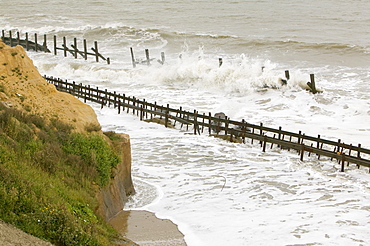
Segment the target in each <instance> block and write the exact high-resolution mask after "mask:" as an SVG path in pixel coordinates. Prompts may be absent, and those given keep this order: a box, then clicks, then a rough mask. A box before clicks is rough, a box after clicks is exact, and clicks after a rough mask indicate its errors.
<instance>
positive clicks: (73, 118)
mask: <svg viewBox="0 0 370 246" xmlns="http://www.w3.org/2000/svg"><path fill="white" fill-rule="evenodd" d="M0 103H3V104H5V105H6V106H8V107H14V108H17V109H19V110H24V111H25V112H28V113H30V114H36V115H39V116H41V117H43V118H44V119H46V120H51V119H59V120H60V121H63V122H65V123H68V124H72V125H73V126H74V127H75V131H78V132H85V131H86V130H85V127H86V126H88V125H99V122H98V120H97V116H96V114H95V112H94V110H93V109H92V108H91V107H90V106H88V105H86V104H84V103H82V102H81V101H80V100H78V99H77V98H75V97H73V96H72V95H70V94H67V93H63V92H59V91H57V90H56V89H55V87H54V85H51V84H49V83H48V82H47V81H46V80H45V79H44V78H43V77H42V76H41V75H40V73H39V72H38V71H37V68H36V67H35V66H34V64H33V62H32V60H31V59H30V58H29V57H28V56H27V54H26V52H25V50H24V49H23V47H21V46H17V47H9V46H7V45H5V44H4V43H3V42H1V40H0ZM101 134H102V133H101ZM120 135H121V140H119V141H114V143H113V142H110V140H109V139H108V138H107V141H108V142H110V144H113V145H115V147H116V148H118V149H119V150H120V152H121V156H122V160H123V161H122V163H120V164H119V165H118V166H117V167H116V168H115V169H114V170H113V172H112V179H111V182H110V183H109V184H108V185H107V186H106V187H104V188H97V189H98V191H97V198H98V201H99V207H98V208H97V212H98V213H99V214H100V215H101V216H102V217H104V218H105V219H107V220H108V219H109V218H111V217H112V216H114V215H115V214H117V213H118V212H119V211H121V210H122V209H123V205H124V203H125V201H127V196H128V195H129V194H133V193H134V187H133V184H132V180H131V147H130V138H129V136H128V135H126V134H120ZM117 145H118V147H117Z"/></svg>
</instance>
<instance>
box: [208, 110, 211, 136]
mask: <svg viewBox="0 0 370 246" xmlns="http://www.w3.org/2000/svg"><path fill="white" fill-rule="evenodd" d="M211 118H212V113H211V112H209V113H208V134H209V135H211V133H212V120H211Z"/></svg>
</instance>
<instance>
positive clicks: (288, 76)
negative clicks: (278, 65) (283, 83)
mask: <svg viewBox="0 0 370 246" xmlns="http://www.w3.org/2000/svg"><path fill="white" fill-rule="evenodd" d="M285 78H286V80H289V79H290V74H289V70H285Z"/></svg>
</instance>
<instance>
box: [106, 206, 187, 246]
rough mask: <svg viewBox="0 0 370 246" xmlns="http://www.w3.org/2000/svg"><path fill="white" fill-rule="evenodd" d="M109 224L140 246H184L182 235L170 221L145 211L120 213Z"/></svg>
mask: <svg viewBox="0 0 370 246" xmlns="http://www.w3.org/2000/svg"><path fill="white" fill-rule="evenodd" d="M109 224H111V225H112V226H113V227H114V229H116V230H117V231H118V232H119V233H121V234H122V235H123V236H125V237H127V238H129V239H130V240H132V241H134V242H135V243H137V244H139V245H140V246H146V245H148V246H149V245H150V246H186V243H185V241H184V235H183V234H182V233H181V232H180V231H179V230H178V228H177V225H176V224H174V223H173V222H172V221H170V220H165V219H159V218H157V217H156V216H155V215H154V214H153V213H151V212H147V211H141V210H140V211H139V210H131V211H122V212H120V213H119V214H117V215H116V216H115V217H113V218H112V219H111V220H110V221H109Z"/></svg>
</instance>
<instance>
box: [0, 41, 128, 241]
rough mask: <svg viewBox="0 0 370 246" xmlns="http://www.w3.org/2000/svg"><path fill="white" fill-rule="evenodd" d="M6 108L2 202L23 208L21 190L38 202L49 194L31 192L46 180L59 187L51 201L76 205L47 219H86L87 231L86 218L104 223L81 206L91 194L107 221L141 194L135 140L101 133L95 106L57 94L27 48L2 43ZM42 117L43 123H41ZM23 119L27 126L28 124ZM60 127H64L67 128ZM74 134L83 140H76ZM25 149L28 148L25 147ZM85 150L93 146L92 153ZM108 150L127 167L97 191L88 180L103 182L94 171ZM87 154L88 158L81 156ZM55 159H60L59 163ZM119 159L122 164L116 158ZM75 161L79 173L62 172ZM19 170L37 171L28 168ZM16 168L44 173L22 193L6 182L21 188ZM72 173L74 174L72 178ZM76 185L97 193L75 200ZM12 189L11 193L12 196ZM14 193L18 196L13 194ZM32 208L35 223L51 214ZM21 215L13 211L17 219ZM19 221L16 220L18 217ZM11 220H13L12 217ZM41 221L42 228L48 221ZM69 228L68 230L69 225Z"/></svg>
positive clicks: (0, 96)
mask: <svg viewBox="0 0 370 246" xmlns="http://www.w3.org/2000/svg"><path fill="white" fill-rule="evenodd" d="M0 106H1V107H0V175H1V176H2V177H3V178H0V186H2V187H4V193H1V192H0V193H1V194H0V196H1V195H2V196H5V197H9V196H11V197H10V199H11V200H9V201H5V203H11V205H12V206H14V209H15V210H17V209H18V208H17V205H16V203H13V202H20V201H21V200H22V199H23V198H22V197H21V196H18V194H20V193H21V190H20V189H24V190H30V191H31V193H32V196H34V197H38V196H39V195H40V194H41V193H42V192H44V191H43V190H42V189H41V187H39V188H40V190H38V191H37V192H33V191H32V190H31V189H32V185H33V184H34V185H35V186H37V185H38V186H40V184H41V182H42V181H43V179H45V181H46V182H58V183H56V184H50V183H48V184H45V185H46V187H47V188H48V189H49V188H50V187H51V189H50V193H52V192H56V193H55V195H51V196H50V199H53V197H55V196H58V197H59V196H60V198H58V199H61V200H62V199H67V200H68V202H70V203H68V204H67V205H64V204H63V202H62V204H60V203H59V205H60V207H58V209H55V210H52V212H51V210H50V213H49V214H47V217H46V218H51V217H50V216H51V214H52V213H53V214H54V213H55V211H58V212H60V213H61V214H62V215H65V216H67V217H68V216H70V215H69V213H72V214H75V215H76V214H77V216H78V217H79V218H80V219H81V222H78V223H80V224H81V225H80V224H79V226H81V228H85V227H86V226H84V225H83V223H84V222H85V223H86V221H87V220H86V218H89V219H91V220H92V223H98V222H97V220H96V219H94V218H95V216H94V215H92V214H90V207H89V205H88V204H86V203H85V204H81V202H83V201H82V199H83V198H84V196H87V193H90V191H91V192H93V193H95V197H94V199H95V202H93V201H91V203H90V204H94V210H95V213H96V214H98V215H100V216H101V217H102V218H104V219H106V220H108V219H110V218H111V217H112V216H114V215H115V214H117V213H118V212H119V211H121V210H122V209H123V206H124V203H125V202H126V201H127V196H128V195H130V194H133V193H134V192H135V191H134V187H133V184H132V180H131V149H130V139H129V136H128V135H126V134H112V133H110V134H103V133H102V132H101V130H100V124H99V122H98V120H97V116H96V114H95V112H94V110H93V109H92V108H91V107H90V106H88V105H86V104H84V103H82V102H81V101H80V100H78V99H77V98H75V97H73V96H72V95H70V94H67V93H63V92H59V91H57V90H56V89H55V87H54V86H53V85H51V84H49V83H47V81H46V80H45V79H44V78H43V77H42V76H41V75H40V73H39V72H38V71H37V69H36V67H35V66H34V65H33V62H32V60H31V59H30V58H29V57H28V56H27V55H26V52H25V51H24V49H23V47H21V46H17V47H9V46H7V45H5V44H4V43H3V42H1V40H0ZM12 110H13V111H12ZM19 112H21V113H19ZM22 115H28V116H30V117H29V118H27V117H28V116H27V117H26V116H22ZM37 117H39V118H40V119H42V120H38V118H37ZM23 119H25V120H26V121H27V122H26V123H24V122H22V120H23ZM30 121H31V123H30ZM43 121H45V122H49V123H50V126H49V125H46V124H47V123H43ZM55 122H63V124H65V125H61V124H60V123H55ZM39 125H40V126H39ZM66 126H72V133H68V131H69V129H68V127H66ZM91 126H94V127H91ZM43 127H44V128H43ZM50 127H51V128H53V131H54V132H58V130H60V129H62V131H63V132H61V133H53V132H52V131H51V130H50ZM21 129H24V132H22V133H21V132H20V131H21ZM91 129H93V130H91ZM73 132H74V133H76V134H79V135H76V134H74V135H73ZM9 134H10V135H9ZM47 134H52V140H50V139H48V136H46V135H47ZM53 134H54V135H53ZM61 138H65V139H68V143H63V141H62V142H61V141H60V139H61ZM56 139H58V141H59V142H58V144H60V146H59V145H58V146H56V144H54V143H57V140H56ZM74 139H76V140H78V141H80V142H78V143H77V144H73V143H70V142H71V141H72V140H74ZM99 139H103V142H105V143H104V144H103V145H104V146H103V147H104V148H99V147H96V146H94V148H95V149H91V146H93V145H94V144H96V143H101V142H99V141H100V140H99ZM48 141H50V143H49V142H48ZM52 141H55V142H52ZM24 143H25V144H26V146H24ZM79 144H80V145H79ZM81 144H85V145H86V144H90V145H89V146H87V147H86V146H82V145H81ZM106 145H108V146H110V147H111V148H112V149H115V150H116V151H115V152H116V153H117V154H118V155H119V156H120V158H118V159H121V162H119V163H117V164H116V165H112V167H113V168H111V169H109V170H108V171H110V175H109V174H108V179H109V180H108V183H107V184H104V185H102V183H99V182H97V184H95V185H92V182H91V181H90V183H86V180H89V179H88V176H89V175H90V176H91V177H95V176H97V174H96V173H99V172H100V170H99V168H97V169H96V170H93V169H92V167H93V168H95V166H94V165H96V163H97V162H99V160H96V158H97V157H98V155H99V153H98V152H99V151H100V149H104V150H105V151H109V147H106ZM12 146H15V151H20V153H21V154H18V155H17V153H13V152H12V153H10V152H9V150H11V149H12V148H13V147H12ZM79 147H80V148H83V149H81V151H80V150H79V149H78V148H79ZM85 147H86V148H85ZM83 151H85V152H86V153H87V154H86V155H85V154H81V153H80V152H83ZM1 153H4V155H3V156H1ZM5 153H6V155H5ZM8 153H9V154H8ZM22 153H24V155H23V154H22ZM7 156H8V157H9V158H8V157H7ZM101 156H102V157H103V162H104V158H110V160H111V159H112V158H113V157H111V156H112V155H111V154H109V155H107V152H105V153H102V154H101ZM5 157H7V158H5ZM52 158H55V160H54V159H52ZM113 159H114V160H116V159H115V158H113ZM118 159H117V160H118ZM51 160H52V161H51ZM72 161H75V162H76V163H74V164H73V165H76V168H77V169H76V170H73V168H71V167H70V166H69V167H67V166H61V165H64V164H61V163H71V162H72ZM39 162H41V163H39ZM100 162H101V160H100ZM18 163H19V164H18ZM84 163H87V164H84ZM16 165H18V166H16ZM19 165H31V166H32V165H33V166H32V167H31V166H30V167H28V166H27V168H22V167H21V166H19ZM91 166H92V167H91ZM15 167H16V168H19V169H17V170H16V171H17V172H22V170H23V169H27V170H28V171H29V172H35V171H34V170H36V169H39V170H40V172H39V174H40V175H38V174H32V175H36V176H34V177H35V180H32V181H30V184H29V185H28V186H23V185H20V186H19V187H16V186H14V185H13V184H12V183H11V182H10V181H9V180H10V179H9V178H6V176H7V175H10V176H11V178H13V179H14V180H15V182H18V181H19V180H17V178H18V177H19V176H18V175H16V174H14V175H13V173H12V172H13V170H14V168H15ZM31 168H33V169H31ZM35 168H36V169H35ZM84 168H85V169H84ZM105 168H106V167H105ZM68 172H70V173H69V174H68ZM73 172H76V173H77V174H76V176H70V177H68V175H74V174H73ZM85 172H86V173H85ZM71 173H72V174H71ZM57 175H61V176H60V177H61V178H60V179H58V176H57ZM78 175H79V176H78ZM10 176H9V177H10ZM38 176H40V177H38ZM42 177H43V178H42ZM71 177H74V178H75V177H81V178H83V180H76V181H77V182H76V184H75V181H74V180H70V179H72V178H71ZM24 178H25V180H26V182H28V181H27V179H28V180H29V176H27V175H25V177H24ZM49 178H50V179H49ZM55 178H56V179H55ZM53 180H56V181H53ZM8 181H9V182H8ZM20 181H21V180H20ZM36 182H38V183H36ZM84 182H85V183H84ZM88 182H89V181H88ZM23 183H24V182H23ZM20 184H22V182H20ZM66 185H67V186H66ZM76 185H81V187H83V188H86V187H91V189H90V191H89V190H88V191H86V192H85V193H84V194H83V195H82V196H81V198H79V197H78V196H77V197H74V196H75V193H74V192H75V191H73V192H72V191H71V192H72V193H70V194H71V195H70V197H68V195H65V194H63V192H64V189H66V191H67V189H72V190H74V189H76V187H75V186H76ZM66 187H67V188H66ZM6 189H9V190H8V191H6ZM78 189H80V188H77V190H78ZM88 189H89V188H88ZM45 190H46V189H45ZM10 191H12V192H13V193H9V192H10ZM22 192H23V191H22ZM48 192H49V191H48ZM66 197H67V198H66ZM72 198H73V199H75V198H76V201H75V202H74V201H70V200H71V199H72ZM89 199H90V198H89ZM42 200H43V198H42V196H41V200H40V201H42ZM46 200H47V199H46V198H45V202H48V203H50V202H51V201H46ZM55 200H56V199H55ZM61 200H60V201H61ZM80 200H81V201H80ZM3 202H4V201H3ZM25 202H28V201H25ZM35 202H37V201H34V203H35ZM5 203H4V204H5ZM29 205H30V208H32V209H31V210H32V211H28V210H27V211H21V212H22V213H24V214H25V215H27V216H30V219H31V220H34V219H35V218H32V214H34V213H35V209H36V210H37V211H36V212H37V213H39V214H40V216H44V213H45V211H44V210H45V209H48V206H47V205H42V206H44V207H42V206H39V207H37V206H33V205H32V203H29ZM33 207H34V208H33ZM0 209H1V208H0ZM15 210H12V213H13V212H14V211H15ZM41 210H42V211H41ZM4 211H5V210H4ZM9 211H10V210H9ZM0 212H1V211H0ZM80 213H81V214H80ZM12 216H13V215H12ZM13 217H14V218H15V219H16V218H17V215H14V216H13ZM13 217H12V218H13ZM59 217H60V216H58V218H59ZM67 217H66V218H67ZM68 218H69V217H68ZM8 219H9V220H11V218H10V217H9V218H8ZM38 221H39V223H42V220H38ZM71 221H73V220H71ZM21 222H22V221H21ZM21 222H20V223H21ZM22 223H23V222H22ZM48 223H49V222H48ZM63 223H64V222H63ZM48 226H49V225H48ZM50 226H53V224H50ZM63 226H66V225H65V224H63ZM86 228H87V227H86ZM36 229H37V228H36ZM36 229H35V230H36ZM65 233H66V232H65ZM89 233H90V232H89ZM3 236H4V235H3ZM5 236H6V235H5ZM56 236H58V235H56ZM64 236H66V237H67V236H68V233H66V234H64ZM103 241H104V240H103Z"/></svg>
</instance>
